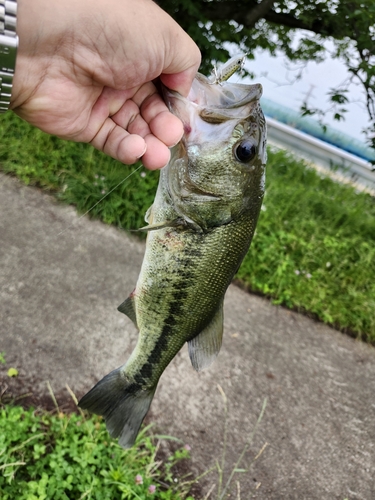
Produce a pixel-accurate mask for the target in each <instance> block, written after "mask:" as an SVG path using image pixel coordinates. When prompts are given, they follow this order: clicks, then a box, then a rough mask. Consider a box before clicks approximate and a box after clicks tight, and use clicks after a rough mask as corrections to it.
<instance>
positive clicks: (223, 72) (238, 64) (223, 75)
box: [211, 54, 247, 85]
mask: <svg viewBox="0 0 375 500" xmlns="http://www.w3.org/2000/svg"><path fill="white" fill-rule="evenodd" d="M246 57H247V54H239V55H237V56H234V57H231V58H230V59H229V61H227V62H226V63H225V64H223V65H222V66H220V67H219V68H217V67H216V66H214V69H213V73H214V74H213V76H212V77H211V83H212V85H214V84H219V85H221V84H222V83H223V82H226V81H227V80H229V78H230V77H231V76H232V75H234V73H236V72H237V71H240V70H241V69H242V68H243V67H244V65H245V61H246Z"/></svg>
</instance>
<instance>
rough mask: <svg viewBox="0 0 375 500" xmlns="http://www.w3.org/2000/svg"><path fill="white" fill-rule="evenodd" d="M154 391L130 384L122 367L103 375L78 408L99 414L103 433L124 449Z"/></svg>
mask: <svg viewBox="0 0 375 500" xmlns="http://www.w3.org/2000/svg"><path fill="white" fill-rule="evenodd" d="M155 389H156V388H151V389H150V390H144V389H143V388H142V387H141V386H139V385H138V384H136V383H133V382H130V381H129V380H128V379H127V377H126V374H125V372H124V369H123V368H117V370H114V371H113V372H111V373H109V374H108V375H106V376H105V377H104V378H103V379H102V380H100V381H99V382H98V383H97V384H96V385H95V387H93V388H92V389H91V390H90V391H89V392H88V393H87V394H86V395H85V396H83V398H82V399H81V400H80V402H79V403H78V406H80V407H81V408H83V409H85V410H88V411H90V412H91V413H96V414H97V415H102V416H103V417H104V419H105V421H106V424H107V430H108V432H109V433H110V435H111V436H112V437H114V438H119V444H120V445H121V446H122V447H124V448H130V447H131V446H133V444H134V442H135V439H136V437H137V434H138V431H139V428H140V427H141V424H142V422H143V419H144V418H145V416H146V413H147V412H148V409H149V408H150V404H151V401H152V398H153V396H154V393H155Z"/></svg>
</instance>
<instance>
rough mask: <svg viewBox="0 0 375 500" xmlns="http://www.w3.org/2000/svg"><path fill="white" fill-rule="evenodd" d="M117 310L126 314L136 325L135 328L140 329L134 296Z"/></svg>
mask: <svg viewBox="0 0 375 500" xmlns="http://www.w3.org/2000/svg"><path fill="white" fill-rule="evenodd" d="M117 310H118V311H120V312H122V313H124V314H126V316H127V317H128V318H130V319H131V320H132V321H133V323H134V324H135V326H136V327H137V328H138V325H137V314H136V312H135V307H134V298H133V297H132V296H130V297H128V298H127V299H126V300H124V302H123V303H122V304H120V305H119V306H118V308H117Z"/></svg>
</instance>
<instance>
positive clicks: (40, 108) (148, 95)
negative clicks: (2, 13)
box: [11, 0, 200, 169]
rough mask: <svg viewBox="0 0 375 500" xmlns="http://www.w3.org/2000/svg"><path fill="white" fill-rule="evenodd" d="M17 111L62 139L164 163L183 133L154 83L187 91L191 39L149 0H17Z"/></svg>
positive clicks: (194, 58)
mask: <svg viewBox="0 0 375 500" xmlns="http://www.w3.org/2000/svg"><path fill="white" fill-rule="evenodd" d="M17 34H18V35H19V39H20V43H19V49H18V55H17V62H16V70H15V76H14V81H13V92H12V101H11V109H13V110H14V111H15V112H16V113H17V114H18V115H19V116H21V117H22V118H23V119H25V120H26V121H28V122H29V123H31V124H33V125H35V126H37V127H39V128H40V129H42V130H44V131H45V132H48V133H50V134H55V135H57V136H59V137H61V138H63V139H70V140H74V141H79V142H89V143H90V144H92V145H93V146H94V147H95V148H97V149H99V150H101V151H104V153H106V154H108V155H110V156H112V157H113V158H116V159H118V160H120V161H121V162H123V163H127V164H131V163H134V162H135V161H136V160H137V159H138V158H141V159H142V162H143V164H144V166H145V167H147V168H149V169H156V168H161V167H163V166H164V165H165V164H166V163H168V161H169V158H170V152H169V149H168V148H169V147H171V146H173V145H174V144H176V143H177V142H178V141H179V140H180V138H181V136H182V134H183V126H182V123H181V122H180V120H179V119H178V118H177V117H175V116H174V115H172V114H171V113H170V112H169V111H168V109H167V107H166V105H165V103H164V102H163V100H162V98H161V96H160V95H159V93H158V92H157V89H156V87H155V85H154V84H153V83H152V81H153V80H154V79H155V78H157V77H160V80H161V81H162V82H163V83H164V84H165V85H166V86H167V87H169V88H171V89H173V90H176V91H177V92H180V93H181V94H183V95H187V94H188V92H189V90H190V86H191V83H192V81H193V79H194V76H195V74H196V72H197V69H198V67H199V63H200V54H199V50H198V48H197V46H196V45H195V43H194V42H193V41H192V40H191V38H190V37H189V36H188V35H187V34H186V33H185V32H184V31H183V30H182V29H181V28H180V27H179V26H178V24H177V23H175V22H174V21H173V19H172V18H171V17H170V16H169V15H168V14H166V13H165V12H164V11H163V10H161V9H160V8H159V7H158V6H157V5H156V4H155V3H154V2H152V1H151V0H80V1H79V2H77V1H75V0H65V1H64V2H61V1H59V0H18V15H17Z"/></svg>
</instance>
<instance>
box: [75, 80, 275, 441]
mask: <svg viewBox="0 0 375 500" xmlns="http://www.w3.org/2000/svg"><path fill="white" fill-rule="evenodd" d="M261 93H262V87H261V86H260V85H244V84H232V83H227V82H223V83H222V82H212V81H210V79H208V78H206V77H205V76H203V75H200V74H199V73H198V74H197V76H196V78H195V80H194V82H193V86H192V90H191V92H190V94H189V96H188V98H184V97H182V96H181V95H179V94H177V93H176V92H172V91H170V90H167V89H165V101H166V102H167V104H168V106H169V108H170V110H171V111H172V112H173V113H174V114H175V115H177V116H178V117H179V118H180V119H181V120H182V122H183V124H184V130H185V133H184V136H183V139H182V140H181V142H180V143H179V144H178V145H177V146H175V148H174V149H173V150H172V155H171V160H170V162H169V163H168V165H167V166H166V167H164V168H163V169H162V171H161V172H160V181H159V185H158V189H157V193H156V196H155V200H154V204H153V205H152V206H151V208H150V209H149V210H148V212H147V214H146V222H147V223H148V226H146V227H145V228H143V229H144V230H147V231H148V236H147V243H146V252H145V256H144V260H143V264H142V268H141V271H140V275H139V278H138V282H137V285H136V288H135V290H134V292H133V293H132V294H131V295H130V297H129V298H128V299H126V300H125V302H123V303H122V304H121V305H120V306H119V310H120V311H121V312H123V313H125V314H126V315H127V316H128V317H129V318H130V319H131V320H132V321H133V322H134V323H135V325H136V326H137V328H138V329H139V338H138V343H137V345H136V347H135V349H134V351H133V352H132V354H131V356H130V358H129V359H128V361H127V362H126V363H125V364H124V365H123V366H121V367H120V368H118V369H116V370H114V371H112V372H111V373H110V374H108V375H107V376H105V377H104V378H103V379H102V380H101V381H99V382H98V383H97V385H96V386H95V387H94V388H93V389H91V390H90V392H88V393H87V394H86V395H85V396H84V397H83V398H82V399H81V401H80V403H79V406H80V407H81V408H85V409H87V410H89V411H91V412H92V413H96V414H98V415H103V416H104V418H105V421H106V424H107V429H108V431H109V433H110V434H111V436H112V437H118V438H119V443H120V445H122V446H123V447H130V446H132V445H133V443H134V441H135V439H136V437H137V434H138V431H139V428H140V426H141V423H142V421H143V419H144V417H145V415H146V413H147V411H148V409H149V407H150V404H151V400H152V398H153V395H154V393H155V390H156V386H157V383H158V381H159V378H160V376H161V374H162V373H163V371H164V370H165V368H166V367H167V365H168V364H169V363H170V362H171V360H172V359H173V358H174V357H175V356H176V354H177V353H178V351H179V350H180V349H181V347H182V346H183V345H184V344H185V342H187V343H188V350H189V355H190V359H191V362H192V365H193V367H194V368H195V369H196V370H202V369H203V368H206V367H207V366H209V365H210V364H211V363H212V361H213V360H214V359H215V358H216V356H217V355H218V353H219V350H220V347H221V343H222V335H223V300H224V294H225V292H226V290H227V288H228V286H229V284H230V282H231V280H232V278H233V276H234V274H235V273H236V271H237V269H238V267H239V266H240V264H241V262H242V259H243V257H244V256H245V254H246V252H247V251H248V249H249V246H250V243H251V239H252V236H253V234H254V230H255V226H256V223H257V219H258V215H259V211H260V208H261V204H262V199H263V193H264V169H265V162H266V124H265V119H264V116H263V113H262V111H261V108H260V105H259V99H260V96H261Z"/></svg>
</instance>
